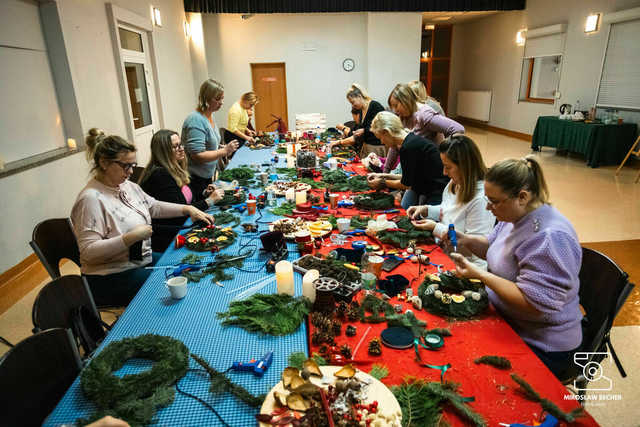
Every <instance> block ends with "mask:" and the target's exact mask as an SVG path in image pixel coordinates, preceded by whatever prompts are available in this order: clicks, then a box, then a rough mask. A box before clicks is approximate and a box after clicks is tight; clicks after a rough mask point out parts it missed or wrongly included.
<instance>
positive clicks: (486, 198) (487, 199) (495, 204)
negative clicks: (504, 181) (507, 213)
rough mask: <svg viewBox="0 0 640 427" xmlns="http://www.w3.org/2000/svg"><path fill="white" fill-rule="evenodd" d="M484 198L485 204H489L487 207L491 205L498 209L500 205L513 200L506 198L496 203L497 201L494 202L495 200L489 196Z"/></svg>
mask: <svg viewBox="0 0 640 427" xmlns="http://www.w3.org/2000/svg"><path fill="white" fill-rule="evenodd" d="M483 197H484V200H485V202H487V205H491V206H493V207H496V206H498V205H499V204H500V203H502V202H505V201H507V200H509V199H511V198H512V197H505V198H504V199H502V200H500V201H497V202H495V201H493V200H491V199H489V198H488V197H487V196H483Z"/></svg>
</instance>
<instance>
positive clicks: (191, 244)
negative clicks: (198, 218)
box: [176, 225, 238, 252]
mask: <svg viewBox="0 0 640 427" xmlns="http://www.w3.org/2000/svg"><path fill="white" fill-rule="evenodd" d="M237 236H238V235H237V233H236V232H235V231H233V230H232V229H231V227H224V228H222V227H217V226H215V225H207V226H206V227H204V228H195V229H193V230H191V231H190V232H188V233H187V234H185V235H179V236H178V237H176V247H177V248H179V247H182V246H186V247H187V249H190V250H192V251H198V252H204V251H211V252H216V251H218V250H220V249H223V248H226V247H227V246H230V245H232V244H233V242H235V240H236V237H237Z"/></svg>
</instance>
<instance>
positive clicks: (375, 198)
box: [353, 191, 396, 211]
mask: <svg viewBox="0 0 640 427" xmlns="http://www.w3.org/2000/svg"><path fill="white" fill-rule="evenodd" d="M353 203H354V204H355V205H356V207H357V208H360V209H370V210H376V211H377V210H385V209H391V208H392V207H393V206H394V205H395V203H396V201H395V198H394V197H393V195H392V194H389V193H383V192H381V191H374V192H373V193H366V194H361V195H359V196H355V197H354V198H353Z"/></svg>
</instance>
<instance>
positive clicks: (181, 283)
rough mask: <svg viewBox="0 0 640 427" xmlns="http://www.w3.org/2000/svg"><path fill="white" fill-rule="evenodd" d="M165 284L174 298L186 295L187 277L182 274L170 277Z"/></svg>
mask: <svg viewBox="0 0 640 427" xmlns="http://www.w3.org/2000/svg"><path fill="white" fill-rule="evenodd" d="M165 286H166V287H167V289H169V292H170V293H171V297H172V298H174V299H182V298H184V296H185V295H187V278H186V277H184V276H178V277H172V278H171V279H169V280H167V281H166V282H165Z"/></svg>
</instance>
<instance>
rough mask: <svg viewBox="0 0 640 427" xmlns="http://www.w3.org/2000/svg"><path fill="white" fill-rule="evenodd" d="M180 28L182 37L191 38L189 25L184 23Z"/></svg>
mask: <svg viewBox="0 0 640 427" xmlns="http://www.w3.org/2000/svg"><path fill="white" fill-rule="evenodd" d="M182 27H183V28H184V36H185V37H186V38H189V37H191V25H190V24H189V23H188V22H187V21H184V22H183V23H182Z"/></svg>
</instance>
